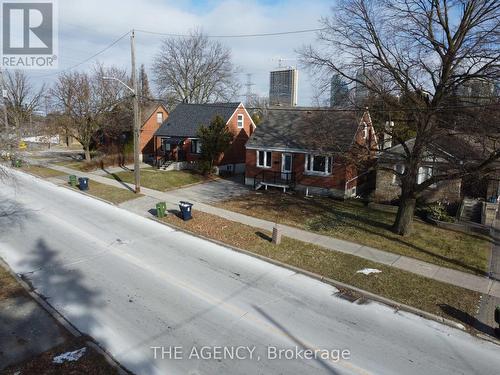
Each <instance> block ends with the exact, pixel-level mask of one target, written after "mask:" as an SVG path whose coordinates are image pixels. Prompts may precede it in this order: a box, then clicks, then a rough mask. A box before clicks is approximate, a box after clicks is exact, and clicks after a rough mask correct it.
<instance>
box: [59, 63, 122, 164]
mask: <svg viewBox="0 0 500 375" xmlns="http://www.w3.org/2000/svg"><path fill="white" fill-rule="evenodd" d="M103 77H115V78H118V79H120V80H122V81H127V77H126V73H125V72H124V71H122V70H120V69H118V68H114V67H112V68H105V67H103V66H100V65H98V66H96V67H95V69H94V71H93V72H92V73H90V74H89V73H82V72H73V73H63V74H61V75H60V76H59V78H58V81H57V83H56V84H55V86H54V88H53V89H52V94H53V96H54V99H55V102H56V104H57V106H58V107H59V110H60V112H61V113H62V114H63V115H65V116H67V117H69V118H70V119H71V124H70V125H69V129H70V131H71V135H72V136H73V137H75V139H76V140H78V142H80V143H81V144H82V146H83V148H84V150H85V160H88V161H89V160H90V159H91V156H90V145H91V142H92V139H93V137H94V136H95V134H96V132H97V130H99V129H100V128H101V127H102V125H103V122H104V120H105V119H106V115H107V114H108V113H109V112H110V111H111V110H112V109H113V108H114V107H115V106H116V105H117V104H118V103H119V102H120V101H122V100H124V98H125V95H126V92H125V91H124V88H123V86H122V85H120V84H119V82H117V81H113V80H104V79H103Z"/></svg>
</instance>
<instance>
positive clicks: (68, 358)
mask: <svg viewBox="0 0 500 375" xmlns="http://www.w3.org/2000/svg"><path fill="white" fill-rule="evenodd" d="M86 351H87V348H81V349H78V350H75V351H74V352H66V353H63V354H61V355H58V356H57V357H54V358H53V359H52V363H59V364H61V363H64V362H76V361H78V360H79V359H80V358H82V357H83V355H84V354H85V352H86Z"/></svg>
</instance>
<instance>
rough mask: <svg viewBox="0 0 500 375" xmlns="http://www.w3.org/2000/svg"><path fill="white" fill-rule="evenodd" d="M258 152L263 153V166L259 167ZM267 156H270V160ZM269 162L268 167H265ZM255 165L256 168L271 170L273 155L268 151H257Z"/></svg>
mask: <svg viewBox="0 0 500 375" xmlns="http://www.w3.org/2000/svg"><path fill="white" fill-rule="evenodd" d="M259 152H263V153H264V164H263V165H261V164H259V162H260V157H259ZM268 156H270V158H269V159H268ZM268 162H269V165H267V164H268ZM256 165H257V167H259V168H266V169H270V168H272V166H273V153H272V151H268V150H257V161H256Z"/></svg>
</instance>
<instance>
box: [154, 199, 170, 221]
mask: <svg viewBox="0 0 500 375" xmlns="http://www.w3.org/2000/svg"><path fill="white" fill-rule="evenodd" d="M166 214H167V204H166V203H165V202H159V203H157V204H156V216H157V217H159V218H160V219H161V218H162V217H165V215H166Z"/></svg>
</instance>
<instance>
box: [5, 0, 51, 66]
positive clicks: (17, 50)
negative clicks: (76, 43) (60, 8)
mask: <svg viewBox="0 0 500 375" xmlns="http://www.w3.org/2000/svg"><path fill="white" fill-rule="evenodd" d="M1 3H2V17H1V19H2V38H1V41H2V60H1V61H2V65H3V66H4V67H12V68H16V69H19V68H20V69H29V68H31V69H43V68H55V67H57V66H56V62H57V54H56V52H57V22H56V21H57V20H56V17H55V16H56V12H55V9H56V4H55V0H32V1H30V2H23V1H12V0H11V1H7V0H3V1H1Z"/></svg>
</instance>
